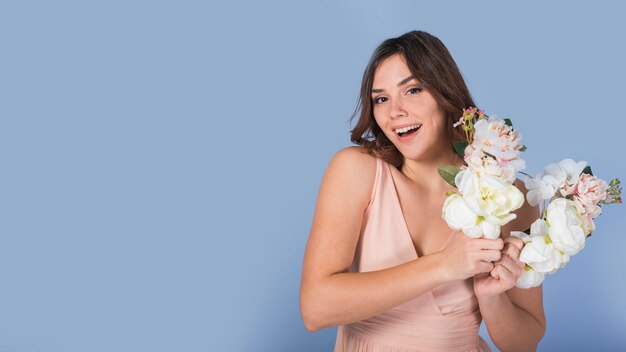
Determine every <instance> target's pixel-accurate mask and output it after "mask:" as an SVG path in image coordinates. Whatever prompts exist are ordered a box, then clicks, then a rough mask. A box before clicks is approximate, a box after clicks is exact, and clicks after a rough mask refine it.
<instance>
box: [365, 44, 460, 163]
mask: <svg viewBox="0 0 626 352" xmlns="http://www.w3.org/2000/svg"><path fill="white" fill-rule="evenodd" d="M372 103H373V111H374V118H375V119H376V122H377V123H378V126H379V127H380V128H381V129H382V131H383V132H384V133H385V135H386V136H387V138H389V140H390V141H391V142H392V143H393V144H394V145H395V146H396V148H398V150H399V151H400V152H401V153H402V155H404V157H405V158H406V159H410V160H428V158H432V157H435V156H436V155H438V154H439V153H440V152H441V151H443V150H447V149H446V148H448V149H449V145H450V137H449V136H448V135H447V133H446V126H445V124H446V118H445V113H444V111H443V110H442V109H440V108H439V104H437V101H436V100H435V98H434V97H433V96H432V94H430V92H428V91H427V90H426V89H424V88H423V87H422V85H421V84H420V82H419V81H418V80H417V78H416V77H413V75H412V74H411V71H410V70H409V68H408V66H407V65H406V63H405V61H404V58H403V57H402V56H401V55H400V54H395V55H393V56H390V57H388V58H387V59H385V60H384V61H383V62H381V63H380V64H379V66H378V68H377V69H376V71H375V73H374V82H373V85H372ZM416 126H419V128H417V129H415V127H416ZM407 127H408V128H410V130H408V131H406V132H404V133H403V132H402V131H403V130H402V129H403V128H407Z"/></svg>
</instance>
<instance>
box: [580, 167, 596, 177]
mask: <svg viewBox="0 0 626 352" xmlns="http://www.w3.org/2000/svg"><path fill="white" fill-rule="evenodd" d="M582 173H583V174H587V175H589V176H593V174H592V173H591V166H589V165H587V166H585V168H584V169H583V172H582Z"/></svg>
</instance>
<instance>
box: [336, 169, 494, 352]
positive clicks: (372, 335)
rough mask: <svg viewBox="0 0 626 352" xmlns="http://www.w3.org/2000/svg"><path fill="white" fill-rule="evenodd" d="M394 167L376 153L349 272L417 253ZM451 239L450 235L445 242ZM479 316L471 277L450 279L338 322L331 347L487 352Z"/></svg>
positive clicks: (373, 351)
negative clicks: (351, 320)
mask: <svg viewBox="0 0 626 352" xmlns="http://www.w3.org/2000/svg"><path fill="white" fill-rule="evenodd" d="M392 167H393V166H392V165H390V164H388V163H387V162H385V161H383V160H381V159H379V158H376V177H375V181H374V186H373V189H372V193H371V197H370V202H369V204H368V207H367V209H366V211H365V213H364V218H363V226H362V230H361V234H360V238H359V241H358V244H357V248H356V253H355V257H354V261H353V263H352V267H351V268H350V271H351V272H367V271H375V270H380V269H385V268H388V267H392V266H396V265H399V264H402V263H405V262H407V261H411V260H414V259H416V258H418V255H417V252H416V250H415V247H414V245H413V241H412V239H411V235H410V233H409V229H408V226H407V224H406V222H405V220H404V216H403V214H402V207H401V205H400V200H399V198H398V194H397V192H396V187H395V184H394V183H393V178H392V175H391V168H392ZM452 232H453V233H454V231H452ZM451 239H452V235H450V236H449V238H448V240H447V242H446V244H445V245H444V246H443V247H445V246H446V245H447V243H449V242H450V240H451ZM443 247H442V249H443ZM481 321H482V316H481V314H480V310H479V307H478V299H477V298H476V295H475V294H474V288H473V280H472V278H471V277H470V278H468V279H466V280H457V281H451V282H447V283H445V284H441V285H439V286H436V287H435V288H433V289H431V290H430V291H428V292H426V293H424V294H422V295H420V296H418V297H415V298H414V299H412V300H410V301H407V302H405V303H403V304H400V305H398V306H396V307H393V308H391V309H389V310H387V311H385V312H382V313H379V314H377V315H375V316H372V317H370V318H368V319H365V320H362V321H358V322H354V323H350V324H346V325H341V326H339V327H338V329H337V337H336V342H335V348H334V352H354V351H359V352H360V351H368V352H382V351H386V352H399V351H407V352H408V351H411V352H413V351H446V352H491V349H490V347H489V345H487V343H486V341H485V340H484V339H483V338H482V337H481V336H480V335H479V334H478V330H479V328H480V323H481Z"/></svg>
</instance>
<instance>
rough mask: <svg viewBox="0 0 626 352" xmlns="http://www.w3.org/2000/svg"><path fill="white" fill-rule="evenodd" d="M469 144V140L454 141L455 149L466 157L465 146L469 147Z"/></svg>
mask: <svg viewBox="0 0 626 352" xmlns="http://www.w3.org/2000/svg"><path fill="white" fill-rule="evenodd" d="M468 144H469V143H467V141H460V142H454V150H456V152H457V154H459V155H460V156H461V157H462V158H465V147H467V145H468Z"/></svg>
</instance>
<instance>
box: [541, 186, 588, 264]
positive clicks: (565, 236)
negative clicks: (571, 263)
mask: <svg viewBox="0 0 626 352" xmlns="http://www.w3.org/2000/svg"><path fill="white" fill-rule="evenodd" d="M546 222H547V224H548V226H549V231H550V239H551V241H552V244H553V245H554V248H556V249H558V250H560V251H561V252H563V253H565V254H568V255H574V254H576V253H578V252H579V251H580V250H581V249H583V247H584V246H585V235H586V234H585V231H584V227H583V226H584V224H583V219H582V217H581V216H580V214H579V212H578V210H577V207H576V204H574V202H573V201H571V200H569V199H566V198H556V199H554V200H553V201H551V202H550V204H549V205H548V209H547V216H546Z"/></svg>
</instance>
